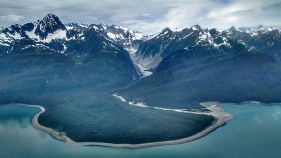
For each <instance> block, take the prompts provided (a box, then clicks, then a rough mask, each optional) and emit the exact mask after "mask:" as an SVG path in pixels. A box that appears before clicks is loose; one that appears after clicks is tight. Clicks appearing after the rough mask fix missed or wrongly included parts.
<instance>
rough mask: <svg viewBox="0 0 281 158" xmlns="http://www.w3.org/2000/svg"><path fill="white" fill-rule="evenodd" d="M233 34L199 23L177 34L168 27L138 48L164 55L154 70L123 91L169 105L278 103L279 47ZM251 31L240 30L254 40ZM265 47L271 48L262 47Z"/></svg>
mask: <svg viewBox="0 0 281 158" xmlns="http://www.w3.org/2000/svg"><path fill="white" fill-rule="evenodd" d="M232 29H233V28H232ZM244 30H245V29H244ZM232 31H233V30H232ZM230 32H231V31H228V32H219V31H218V30H216V29H211V30H202V29H200V27H199V26H194V27H192V28H190V29H184V30H182V31H179V32H173V31H171V30H169V29H164V30H163V31H162V32H161V33H160V34H159V35H158V36H156V37H155V38H153V39H151V40H148V41H145V42H144V43H143V44H142V45H141V46H140V48H139V50H138V52H137V53H138V54H139V55H140V56H141V57H142V58H143V59H150V62H151V63H155V61H157V62H159V61H158V58H159V56H160V57H161V58H162V60H161V61H160V62H159V65H158V66H156V67H155V68H154V70H153V74H152V75H151V76H149V77H147V78H143V79H142V80H141V82H139V83H137V84H136V85H134V86H132V87H130V88H129V89H127V90H124V91H120V93H121V94H122V95H123V96H124V97H125V98H129V99H131V100H136V101H141V102H145V103H147V104H148V105H157V106H165V107H169V108H171V107H177V108H186V107H189V106H191V107H192V106H194V105H197V104H198V103H199V102H202V101H210V100H214V101H221V102H242V101H246V100H258V101H262V102H280V97H279V96H280V94H281V90H280V86H281V82H280V75H281V66H280V65H281V63H280V60H279V58H278V56H277V55H276V53H277V54H278V52H279V50H274V49H272V47H270V46H269V47H268V46H266V45H267V44H266V45H264V46H263V47H262V45H254V44H253V45H250V44H247V43H246V42H244V41H243V40H242V39H241V37H238V36H236V37H234V36H230V34H231V33H230ZM252 33H253V32H247V29H246V31H245V32H243V31H239V35H240V36H242V35H244V36H249V38H251V40H253V39H254V38H256V37H255V36H253V37H252V36H251V34H252ZM269 34H275V40H276V41H278V40H280V37H279V36H276V35H278V34H279V33H277V34H276V30H275V31H274V30H273V31H265V32H263V33H260V36H267V35H269ZM158 39H160V40H158ZM260 39H262V38H260ZM264 39H266V38H264ZM260 42H261V41H260ZM266 47H268V50H267V51H262V49H261V48H264V49H266ZM276 47H279V44H276ZM147 56H148V57H149V58H146V57H147Z"/></svg>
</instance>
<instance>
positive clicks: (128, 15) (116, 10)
mask: <svg viewBox="0 0 281 158" xmlns="http://www.w3.org/2000/svg"><path fill="white" fill-rule="evenodd" d="M48 13H54V14H56V15H57V16H58V17H59V18H60V19H61V21H62V22H63V23H70V22H77V23H106V24H109V25H111V24H115V25H119V26H124V27H127V28H129V29H132V30H139V31H141V32H143V33H148V34H149V33H156V32H159V31H160V30H161V29H163V28H165V27H170V28H172V29H182V28H185V27H190V26H192V25H195V24H199V25H200V26H202V27H203V28H214V27H215V28H218V29H227V28H229V27H231V26H236V27H241V26H246V27H257V26H258V25H264V26H274V27H277V28H281V0H76V1H72V0H45V1H42V0H1V2H0V26H2V27H7V26H9V25H11V24H14V23H18V24H25V23H27V22H34V21H36V20H38V19H42V18H43V17H44V16H46V14H48Z"/></svg>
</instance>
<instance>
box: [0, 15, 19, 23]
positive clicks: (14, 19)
mask: <svg viewBox="0 0 281 158" xmlns="http://www.w3.org/2000/svg"><path fill="white" fill-rule="evenodd" d="M23 18H24V17H23V16H20V15H4V16H0V20H1V21H7V22H17V21H19V20H20V19H23Z"/></svg>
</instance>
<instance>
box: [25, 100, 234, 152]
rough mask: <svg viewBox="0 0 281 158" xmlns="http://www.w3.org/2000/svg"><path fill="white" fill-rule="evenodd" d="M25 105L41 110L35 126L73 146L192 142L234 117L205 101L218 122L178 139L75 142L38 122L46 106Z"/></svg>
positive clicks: (154, 144)
mask: <svg viewBox="0 0 281 158" xmlns="http://www.w3.org/2000/svg"><path fill="white" fill-rule="evenodd" d="M20 105H23V106H28V107H35V108H39V109H40V112H39V113H37V114H36V115H35V116H34V117H33V118H32V125H33V126H34V128H36V129H38V130H42V131H45V132H47V133H48V134H49V135H51V136H52V137H53V138H55V139H57V140H60V141H63V142H65V143H67V144H69V145H72V146H105V147H118V148H130V149H138V148H145V147H152V146H160V145H172V144H181V143H186V142H190V141H193V140H196V139H199V138H201V137H204V136H205V135H207V134H208V133H210V132H212V131H213V130H215V129H217V128H219V127H220V126H222V125H224V124H225V123H226V122H227V121H229V120H231V119H232V115H230V114H229V113H227V112H225V111H224V110H223V109H222V108H220V107H219V106H218V105H219V103H217V102H205V103H201V105H202V106H204V107H206V108H207V109H209V110H210V111H211V112H210V113H208V115H212V116H213V117H215V118H216V119H217V121H216V123H214V124H213V125H211V126H209V127H207V128H206V129H205V130H203V131H201V132H199V133H197V134H195V135H193V136H190V137H186V138H182V139H178V140H171V141H162V142H151V143H143V144H113V143H103V142H75V141H73V140H72V139H71V138H69V137H67V136H65V135H64V134H62V133H58V132H57V131H55V130H53V129H51V128H47V127H44V126H41V125H40V124H39V123H38V117H39V116H40V114H42V113H43V112H45V109H44V107H42V106H39V105H26V104H20Z"/></svg>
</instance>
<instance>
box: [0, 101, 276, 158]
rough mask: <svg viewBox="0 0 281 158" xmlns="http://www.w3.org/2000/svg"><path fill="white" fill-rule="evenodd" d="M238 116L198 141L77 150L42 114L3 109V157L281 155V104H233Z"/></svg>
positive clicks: (220, 157)
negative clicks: (43, 127) (40, 121)
mask: <svg viewBox="0 0 281 158" xmlns="http://www.w3.org/2000/svg"><path fill="white" fill-rule="evenodd" d="M221 107H222V108H223V109H224V110H225V111H227V112H229V113H231V114H232V115H233V116H234V118H233V119H232V120H231V121H229V122H228V123H227V124H226V125H225V126H223V127H221V128H219V129H217V130H215V131H214V132H212V133H210V134H208V135H207V136H205V137H203V138H201V139H198V140H196V141H193V142H189V143H184V144H178V145H167V146H158V147H150V148H143V149H124V148H109V147H97V146H84V147H73V146H70V145H67V144H64V143H63V142H60V141H57V140H55V139H53V138H52V137H50V136H49V135H48V134H46V133H45V132H42V131H39V130H36V129H34V128H33V127H32V125H31V122H30V120H31V118H32V117H33V116H34V115H35V114H36V113H37V112H38V111H39V109H37V108H29V107H23V106H16V105H4V106H0V158H13V157H16V158H17V157H20V158H24V157H27V158H32V157H36V158H37V157H52V158H53V157H79V158H80V157H91V158H93V157H94V158H103V157H105V158H110V157H114V158H117V157H122V158H126V157H136V158H145V157H149V158H151V157H163V158H165V157H167V158H171V157H175V158H177V157H178V158H187V157H189V158H190V157H191V158H192V157H196V158H197V157H198V158H201V157H203V158H205V157H209V158H210V157H212V158H226V157H227V158H232V157H233V158H237V157H239V158H243V157H245V158H246V157H247V158H249V157H255V158H259V157H260V158H267V157H270V158H274V157H280V156H281V104H280V105H278V104H276V105H272V106H263V105H258V104H244V105H227V104H222V105H221Z"/></svg>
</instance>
